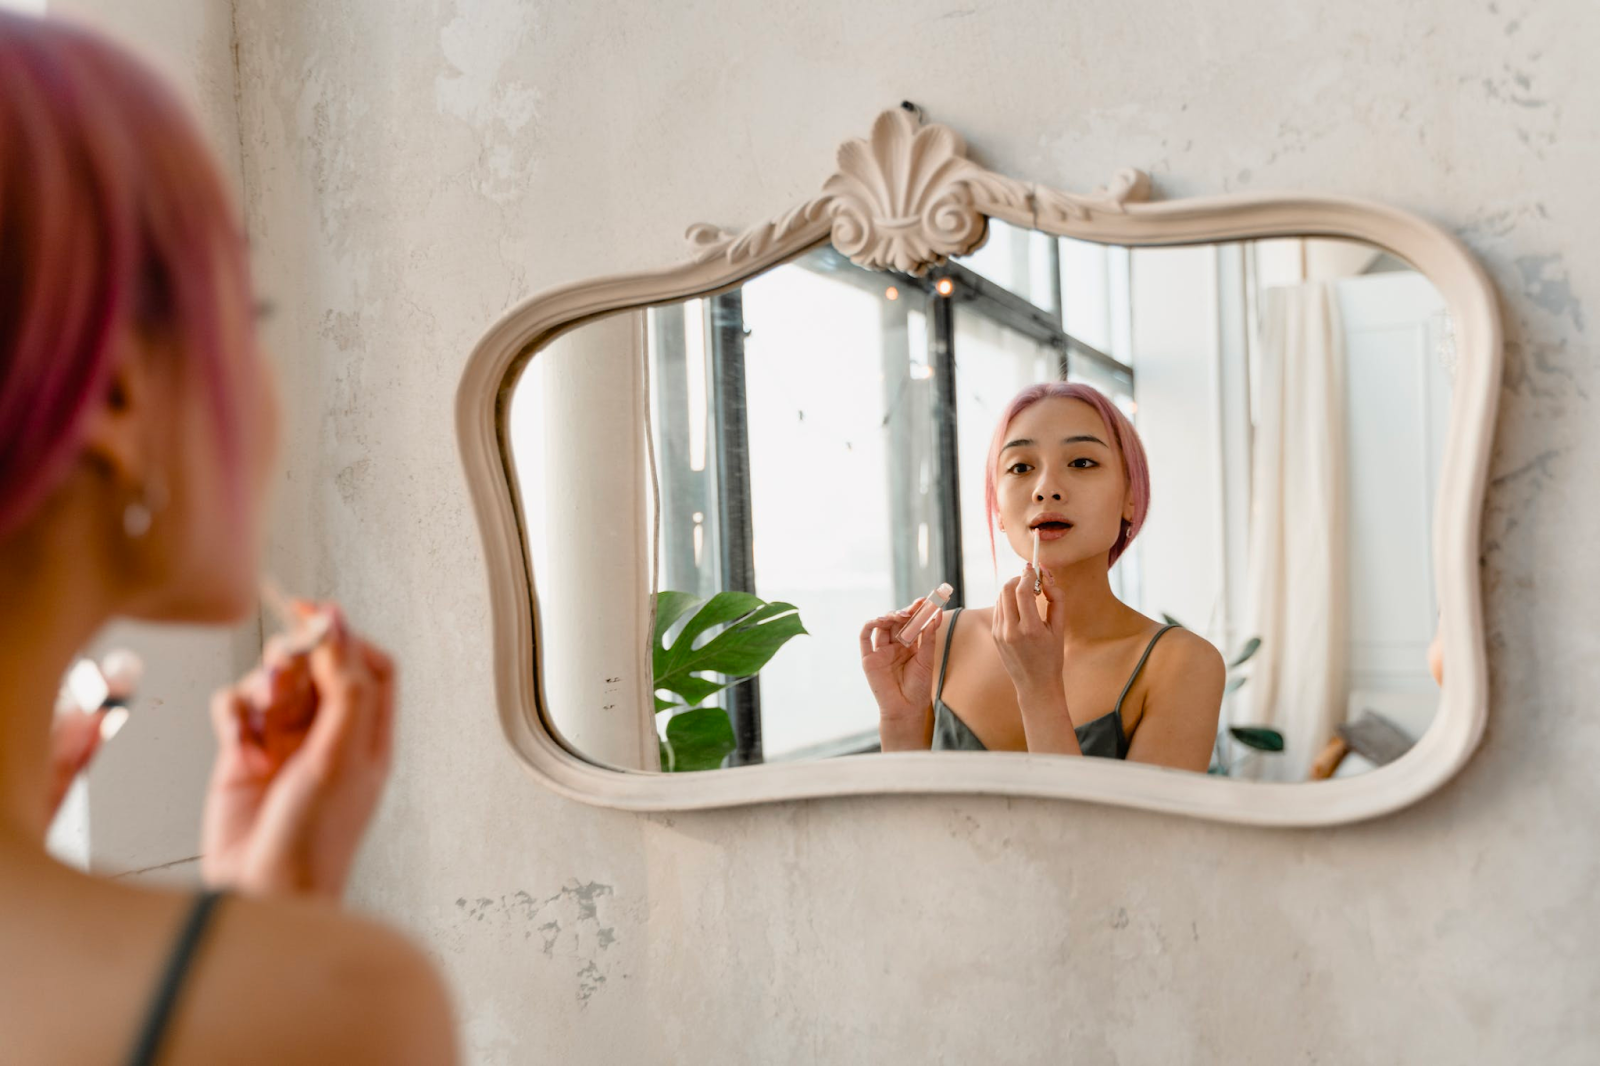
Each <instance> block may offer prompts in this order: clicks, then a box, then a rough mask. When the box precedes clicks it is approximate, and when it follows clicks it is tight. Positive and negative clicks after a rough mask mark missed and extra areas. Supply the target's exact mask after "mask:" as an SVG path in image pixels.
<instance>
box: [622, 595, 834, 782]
mask: <svg viewBox="0 0 1600 1066" xmlns="http://www.w3.org/2000/svg"><path fill="white" fill-rule="evenodd" d="M683 619H686V621H684V622H683V628H682V629H681V630H679V632H678V634H677V636H676V637H675V638H674V639H673V641H672V643H671V644H670V645H669V644H668V643H667V633H668V632H669V631H670V630H671V629H672V627H673V626H674V625H675V624H677V623H678V622H679V621H680V620H683ZM805 631H806V630H805V627H804V626H802V625H801V624H800V615H799V612H798V611H797V609H796V608H795V606H794V605H793V604H790V603H768V602H767V601H765V600H763V599H761V598H760V597H759V596H754V595H751V594H750V593H748V592H719V593H717V594H716V595H715V596H713V597H711V598H710V599H709V600H699V599H697V598H695V597H694V596H691V595H689V594H688V593H686V592H661V593H658V594H657V595H656V631H655V643H654V647H653V648H652V655H651V659H652V665H653V668H654V671H655V689H656V713H658V714H659V713H660V712H662V711H667V710H677V711H678V712H679V713H677V714H675V715H673V716H672V718H671V719H670V720H669V721H668V722H667V730H666V732H667V738H666V740H665V741H664V742H663V743H662V749H661V764H662V766H663V767H665V768H666V769H668V770H673V771H683V770H711V769H715V768H716V767H718V766H720V765H721V764H722V760H723V758H724V757H725V756H726V755H727V754H728V753H729V752H730V751H732V750H733V749H734V747H735V746H736V745H735V741H734V736H733V726H732V724H731V723H730V722H729V721H728V714H727V712H726V711H724V710H722V709H721V708H719V707H701V706H700V704H702V703H704V702H705V701H706V700H707V699H709V698H710V697H712V696H714V695H716V694H717V693H718V692H721V691H722V690H723V689H725V688H727V687H729V686H730V685H736V684H738V683H739V682H741V681H745V680H747V679H749V678H750V677H753V676H754V675H755V674H757V673H759V672H760V670H761V668H762V667H764V666H766V665H767V663H768V661H770V660H771V659H772V657H773V656H774V655H776V654H777V653H778V649H779V648H781V647H783V646H784V644H786V643H787V642H788V641H790V640H792V639H793V638H795V637H797V636H800V635H801V634H802V633H805ZM708 673H709V674H721V675H722V677H723V679H722V680H713V679H711V678H707V677H702V676H698V675H700V674H708ZM662 692H669V693H671V694H673V695H675V696H677V697H678V700H671V699H664V698H663V697H662V696H661V695H660V693H662ZM680 701H681V702H680Z"/></svg>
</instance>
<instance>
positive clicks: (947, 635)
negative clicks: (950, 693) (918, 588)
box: [933, 607, 966, 700]
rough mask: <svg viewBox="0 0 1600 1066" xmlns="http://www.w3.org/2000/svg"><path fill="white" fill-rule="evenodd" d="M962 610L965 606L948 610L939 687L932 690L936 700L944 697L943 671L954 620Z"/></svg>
mask: <svg viewBox="0 0 1600 1066" xmlns="http://www.w3.org/2000/svg"><path fill="white" fill-rule="evenodd" d="M964 610H966V608H965V607H957V608H956V609H955V610H954V611H951V612H950V625H949V626H948V627H946V628H945V631H944V658H943V659H941V660H939V687H938V688H936V689H934V691H933V698H934V699H936V700H938V699H943V698H944V672H945V670H946V669H948V668H949V666H950V644H951V643H952V641H953V640H954V638H955V635H956V620H957V619H958V618H960V617H961V612H962V611H964Z"/></svg>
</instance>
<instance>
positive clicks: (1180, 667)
mask: <svg viewBox="0 0 1600 1066" xmlns="http://www.w3.org/2000/svg"><path fill="white" fill-rule="evenodd" d="M1149 666H1150V667H1151V668H1152V671H1151V672H1152V673H1153V674H1155V676H1156V677H1157V678H1159V679H1161V680H1163V681H1170V682H1177V683H1181V684H1184V685H1196V684H1198V685H1208V684H1210V683H1211V682H1213V681H1214V682H1215V683H1216V685H1217V687H1218V688H1220V687H1221V686H1222V685H1223V684H1224V683H1225V682H1224V679H1225V676H1226V674H1227V672H1228V667H1227V664H1226V663H1225V662H1223V659H1222V653H1221V652H1220V651H1218V650H1217V646H1216V645H1215V644H1213V643H1211V642H1210V641H1209V640H1207V639H1206V638H1205V637H1202V636H1201V635H1200V634H1198V633H1194V632H1191V631H1189V630H1187V629H1184V628H1182V627H1179V628H1176V629H1169V630H1167V631H1166V632H1165V633H1164V634H1162V636H1161V639H1160V640H1159V641H1157V642H1156V646H1155V649H1154V650H1153V651H1152V652H1151V653H1150V663H1149Z"/></svg>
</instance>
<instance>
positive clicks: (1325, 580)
mask: <svg viewBox="0 0 1600 1066" xmlns="http://www.w3.org/2000/svg"><path fill="white" fill-rule="evenodd" d="M1452 361H1453V348H1452V336H1451V330H1450V323H1449V317H1448V315H1447V312H1446V308H1445V304H1444V301H1443V299H1442V298H1441V296H1440V294H1439V292H1438V291H1437V289H1436V288H1435V287H1434V285H1433V284H1432V283H1430V282H1429V280H1428V279H1427V278H1426V277H1424V276H1423V275H1421V274H1420V273H1418V272H1417V271H1416V270H1414V269H1412V268H1411V267H1410V266H1408V265H1407V264H1406V263H1405V262H1403V261H1401V260H1399V259H1398V258H1396V257H1395V256H1393V255H1391V254H1389V253H1387V252H1385V251H1383V250H1382V249H1380V248H1377V247H1373V246H1370V245H1367V244H1363V243H1361V242H1357V241H1352V240H1345V239H1331V238H1319V237H1311V238H1277V239H1270V240H1257V241H1237V242H1229V243H1218V244H1199V245H1190V246H1174V247H1140V248H1127V247H1117V246H1109V245H1101V244H1094V243H1088V242H1084V241H1079V240H1072V239H1067V238H1056V237H1051V236H1047V235H1045V234H1042V233H1038V232H1032V231H1027V230H1022V229H1018V228H1014V227H1011V226H1007V225H1005V224H1003V223H1000V222H998V221H994V222H991V225H990V235H989V239H988V240H987V242H986V243H985V244H984V245H983V246H982V247H981V248H980V249H978V250H977V251H976V252H975V253H973V254H971V255H969V256H966V257H963V258H959V259H954V260H951V261H950V262H948V263H946V264H944V265H943V266H940V267H937V268H935V269H933V270H931V271H929V272H928V273H927V274H926V276H923V277H911V276H908V275H903V274H896V273H886V272H879V271H871V270H866V269H863V268H860V267H858V266H855V265H853V264H852V263H851V262H850V261H849V260H847V259H845V258H844V257H843V256H841V255H839V254H838V253H837V252H836V251H834V250H833V249H832V248H831V247H829V246H823V247H820V248H817V249H814V250H812V251H810V252H808V253H806V254H805V255H803V256H801V257H799V258H797V259H794V260H792V261H791V262H788V263H785V264H783V265H780V266H778V267H775V268H773V269H771V270H768V271H767V272H765V273H763V274H761V275H759V276H757V277H755V278H753V279H751V280H748V281H747V282H745V283H744V284H743V285H742V286H740V287H738V288H734V289H730V290H728V291H724V292H720V293H716V294H712V295H708V296H705V297H703V298H699V299H691V300H687V301H684V302H681V303H674V304H668V305H662V306H655V307H650V308H648V309H639V310H635V311H627V312H622V313H618V314H614V315H610V316H608V317H606V318H603V319H599V320H595V321H591V322H587V323H584V324H582V325H580V326H578V327H576V328H573V329H571V330H569V331H568V332H566V333H564V334H562V335H560V336H558V337H557V338H555V339H554V340H553V341H552V342H551V343H550V344H549V345H548V346H547V347H546V348H544V349H543V350H542V351H540V352H538V353H537V354H536V355H535V357H534V358H532V359H531V360H529V361H528V363H527V364H526V366H525V368H524V369H523V371H522V373H521V375H520V377H519V378H517V379H516V381H515V384H514V388H513V390H512V392H511V399H510V405H509V414H508V418H507V431H508V440H509V445H510V452H511V459H512V463H513V466H514V470H515V479H516V486H515V487H516V491H517V493H518V496H519V499H520V501H521V504H520V508H519V510H520V514H521V515H522V516H523V535H524V541H525V548H526V552H527V558H528V562H529V565H530V567H531V571H532V575H533V584H534V589H535V598H536V604H535V606H536V618H537V630H536V632H537V639H536V643H537V644H538V648H537V655H536V659H537V664H538V666H537V671H538V675H539V677H538V680H539V691H540V695H541V701H542V707H541V710H542V713H543V714H544V716H545V720H546V723H547V724H548V725H549V726H550V728H551V730H552V732H553V733H554V734H555V735H556V736H557V737H558V738H560V739H561V740H562V742H563V743H564V744H566V745H567V746H568V747H570V748H571V749H572V750H573V751H575V752H576V753H578V754H580V755H582V756H583V757H585V758H586V759H590V760H592V761H594V762H597V763H600V764H603V765H608V766H614V767H619V768H625V769H634V770H652V771H653V770H658V769H659V770H699V769H709V768H714V767H720V766H741V765H748V764H752V763H760V762H769V763H770V762H781V761H792V760H804V759H820V758H833V757H842V756H857V755H865V754H869V753H872V752H875V751H877V750H879V735H878V712H877V708H876V706H875V704H874V701H873V697H872V694H871V692H870V691H869V689H868V687H867V683H866V681H865V679H864V677H863V673H862V667H861V654H860V652H859V650H858V645H857V635H858V633H859V632H860V630H861V627H862V623H863V621H864V620H867V619H870V618H872V617H873V616H875V615H879V614H882V613H884V612H886V611H890V610H894V609H896V608H899V607H903V606H905V605H907V604H910V603H912V601H914V600H916V599H917V598H918V597H921V596H924V595H926V594H927V593H928V592H929V590H930V589H934V588H936V587H938V586H939V585H940V584H941V583H948V584H949V585H950V586H951V589H952V592H953V595H952V597H951V604H950V606H951V607H961V606H963V605H966V604H972V605H985V604H992V603H993V602H994V600H995V597H996V595H997V593H998V592H999V590H1000V588H1001V586H1002V583H1003V582H1004V581H1006V580H1007V579H1009V578H1010V577H1012V576H1014V575H1015V574H1016V573H1017V572H1018V570H1019V568H1020V567H1021V565H1022V562H1023V560H1021V559H1018V558H1016V557H1015V555H1014V553H1013V552H1012V551H1011V549H1010V548H1009V546H1008V545H1007V543H1006V542H1005V540H1004V538H999V539H998V540H997V542H996V549H997V552H998V556H997V557H996V556H991V549H990V543H991V542H990V530H989V529H988V528H987V521H986V518H985V508H984V500H983V474H984V463H985V461H986V456H987V451H988V447H989V440H990V436H991V434H992V433H993V432H994V429H995V423H996V420H997V419H998V418H999V417H1000V415H1001V413H1002V412H1003V411H1004V409H1005V408H1006V405H1007V403H1008V402H1009V401H1010V400H1011V398H1012V397H1013V396H1014V395H1015V394H1016V393H1017V392H1018V391H1019V390H1021V389H1023V388H1025V387H1027V386H1029V385H1032V384H1035V383H1038V382H1048V381H1060V380H1065V381H1070V382H1082V383H1085V384H1088V385H1091V386H1093V387H1094V388H1096V389H1098V390H1099V391H1100V392H1102V393H1103V394H1104V395H1106V396H1107V397H1109V398H1110V399H1111V400H1112V402H1113V403H1114V404H1115V405H1116V407H1117V408H1118V409H1119V410H1121V411H1122V412H1123V413H1124V414H1125V415H1127V416H1128V418H1129V419H1130V420H1131V421H1132V422H1133V424H1134V425H1135V426H1136V428H1137V431H1138V433H1139V436H1140V437H1141V439H1142V441H1143V444H1144V448H1145V451H1146V453H1147V455H1148V459H1149V465H1150V469H1151V499H1152V503H1151V508H1150V512H1149V517H1148V520H1147V522H1146V524H1145V526H1144V528H1143V530H1142V532H1141V533H1140V534H1139V536H1138V538H1137V539H1136V540H1135V541H1134V542H1133V543H1132V544H1131V546H1130V547H1129V549H1128V550H1127V552H1126V553H1125V554H1124V555H1123V556H1122V557H1121V558H1120V559H1119V560H1118V561H1117V563H1116V565H1115V566H1114V567H1113V568H1112V570H1111V574H1110V580H1111V585H1112V589H1113V590H1114V592H1115V594H1116V596H1117V597H1118V598H1119V599H1120V600H1122V601H1123V602H1124V603H1126V604H1128V605H1129V606H1131V607H1133V608H1135V609H1136V610H1138V611H1140V612H1142V613H1143V614H1145V615H1147V616H1149V617H1150V618H1152V619H1157V620H1160V619H1166V620H1169V621H1175V622H1178V623H1181V624H1182V625H1183V626H1184V627H1186V628H1188V629H1189V630H1191V631H1193V632H1195V633H1198V634H1200V635H1201V636H1203V637H1205V638H1206V639H1207V640H1208V641H1210V642H1211V643H1212V644H1214V645H1215V646H1216V647H1217V649H1219V651H1221V653H1222V654H1223V655H1224V657H1225V658H1226V660H1227V662H1228V664H1229V669H1228V681H1227V688H1226V694H1225V696H1224V701H1223V708H1222V713H1221V726H1220V728H1219V730H1218V737H1217V743H1216V747H1215V750H1214V753H1213V758H1212V765H1211V768H1210V772H1211V773H1213V774H1220V775H1228V776H1233V777H1237V778H1246V779H1253V780H1263V781H1278V782H1303V781H1307V780H1314V779H1318V778H1325V777H1330V776H1341V777H1342V776H1348V775H1351V774H1358V773H1361V772H1363V771H1365V770H1369V769H1371V768H1372V767H1374V766H1376V765H1381V764H1383V763H1386V762H1389V761H1392V760H1393V759H1395V758H1397V757H1398V756H1399V755H1400V754H1403V753H1404V751H1405V750H1407V748H1408V747H1409V746H1410V745H1411V744H1412V743H1414V742H1415V741H1416V740H1417V739H1418V738H1419V737H1421V735H1422V733H1423V732H1424V731H1425V730H1426V729H1427V727H1428V725H1429V722H1430V721H1431V720H1432V717H1433V714H1434V709H1435V707H1436V705H1437V702H1438V696H1439V681H1438V678H1437V669H1436V668H1437V666H1438V664H1437V662H1436V661H1435V662H1434V663H1433V667H1434V668H1435V669H1430V644H1431V642H1432V641H1433V638H1434V634H1435V628H1436V620H1437V613H1438V596H1437V589H1436V587H1435V577H1434V569H1433V562H1432V560H1433V553H1432V550H1431V545H1432V530H1433V511H1434V501H1435V499H1436V496H1437V487H1438V477H1439V470H1440V464H1441V460H1442V456H1443V452H1444V444H1445V433H1446V429H1447V426H1448V422H1449V408H1450V390H1451V377H1452V369H1453V367H1452ZM531 501H539V502H538V505H537V506H533V505H532V504H531ZM728 593H739V594H744V596H743V597H742V598H741V597H728V596H726V595H725V594H728ZM719 595H721V596H722V598H721V599H714V597H719ZM652 608H655V609H654V610H653V609H652ZM752 611H755V612H756V613H755V614H752V613H751V612H752ZM652 618H654V619H655V621H656V623H657V624H659V625H660V627H661V632H660V633H659V634H658V633H655V632H653V631H652V629H651V620H652ZM641 619H642V620H643V621H641ZM686 630H687V631H688V632H689V633H690V636H691V640H690V641H688V642H686V644H685V645H684V646H680V645H678V644H677V643H676V640H677V638H678V637H679V636H680V635H681V634H682V633H683V632H684V631H686ZM719 637H720V638H723V639H721V641H720V643H719V644H717V645H715V646H713V645H712V642H713V641H715V640H718V639H719ZM735 645H737V648H735V647H734V646H735ZM701 649H710V650H711V651H713V652H715V651H717V650H718V649H721V651H722V652H724V653H725V654H723V655H722V657H721V658H718V656H717V655H715V654H713V655H710V656H709V657H708V658H706V659H703V660H698V662H706V663H710V664H711V665H716V666H721V667H722V670H714V669H713V670H707V669H704V668H697V660H696V657H695V652H696V651H697V650H701ZM730 649H732V650H736V651H737V652H738V654H737V655H734V657H733V658H731V659H730V658H728V657H727V654H726V653H729V652H730ZM741 656H742V658H741ZM730 663H739V664H742V665H739V666H737V667H735V666H730ZM669 675H670V676H669ZM630 691H647V692H650V693H653V695H654V696H655V701H654V706H655V708H656V710H655V713H654V714H653V715H652V716H651V717H652V719H653V720H652V721H644V722H641V721H638V720H636V719H635V718H632V717H630V716H629V715H628V714H626V713H624V712H622V711H620V710H619V707H621V706H623V705H624V701H621V700H619V699H617V698H616V697H617V696H618V695H619V694H620V693H625V692H630ZM646 705H647V706H648V705H649V701H648V700H647V701H646Z"/></svg>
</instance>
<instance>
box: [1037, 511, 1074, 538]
mask: <svg viewBox="0 0 1600 1066" xmlns="http://www.w3.org/2000/svg"><path fill="white" fill-rule="evenodd" d="M1028 528H1029V530H1031V531H1032V532H1034V533H1037V534H1038V535H1039V539H1040V540H1055V539H1056V538H1058V537H1064V536H1066V535H1067V533H1069V532H1070V531H1071V530H1072V523H1071V522H1069V521H1067V520H1066V519H1065V518H1059V517H1057V516H1055V515H1040V516H1039V517H1038V518H1036V519H1034V520H1033V522H1032V523H1030V524H1029V526H1028Z"/></svg>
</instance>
